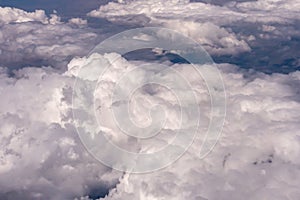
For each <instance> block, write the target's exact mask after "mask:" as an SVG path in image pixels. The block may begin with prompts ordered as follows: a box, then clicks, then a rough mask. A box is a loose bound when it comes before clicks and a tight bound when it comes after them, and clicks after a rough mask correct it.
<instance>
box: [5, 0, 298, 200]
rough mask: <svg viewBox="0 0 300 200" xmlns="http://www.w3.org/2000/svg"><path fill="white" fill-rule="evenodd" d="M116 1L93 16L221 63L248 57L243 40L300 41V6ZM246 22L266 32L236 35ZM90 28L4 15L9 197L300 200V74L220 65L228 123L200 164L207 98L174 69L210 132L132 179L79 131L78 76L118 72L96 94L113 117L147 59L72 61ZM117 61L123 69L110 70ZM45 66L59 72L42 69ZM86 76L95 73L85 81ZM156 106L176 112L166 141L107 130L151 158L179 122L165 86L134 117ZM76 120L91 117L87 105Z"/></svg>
mask: <svg viewBox="0 0 300 200" xmlns="http://www.w3.org/2000/svg"><path fill="white" fill-rule="evenodd" d="M118 2H119V3H110V4H108V5H106V6H103V7H101V8H100V9H99V10H95V11H92V12H91V13H90V16H95V17H105V18H108V19H109V20H112V21H122V19H126V20H127V21H128V20H131V21H130V22H129V23H136V24H142V25H146V24H152V25H153V24H154V25H163V26H165V27H168V28H173V29H177V30H179V31H181V32H183V33H184V34H186V35H188V36H190V37H192V38H194V39H196V40H197V41H199V42H200V43H202V44H203V45H204V46H205V47H206V48H207V49H208V50H209V51H210V52H212V53H214V54H238V53H240V52H244V51H249V50H250V48H249V46H248V44H247V43H246V42H249V41H253V40H256V39H257V38H256V37H258V36H259V37H261V38H262V39H265V38H272V37H275V36H276V37H277V36H278V37H279V36H280V37H285V36H287V37H290V38H292V37H293V36H296V35H298V34H299V31H298V29H297V28H291V27H290V28H288V29H286V30H285V25H288V24H291V23H293V21H294V20H297V19H299V15H298V14H297V10H298V9H299V2H298V1H292V0H288V1H281V0H267V1H253V2H244V3H237V2H235V3H234V2H233V3H232V2H231V3H229V4H226V5H225V6H222V7H220V6H215V5H209V4H203V3H189V2H188V1H180V0H178V1H176V0H175V1H171V0H168V1H161V0H152V1H129V0H122V1H121V0H120V1H118ZM206 19H208V20H206ZM245 22H249V23H256V22H257V23H259V27H260V28H261V29H260V31H261V32H260V33H259V34H257V35H255V36H252V37H250V36H249V35H243V34H240V33H238V32H236V31H233V25H234V24H237V25H238V26H240V25H241V24H243V23H245ZM127 23H128V22H127ZM277 23H279V24H281V25H282V26H278V25H277ZM84 25H86V21H85V20H82V19H79V18H74V19H71V20H70V21H69V22H68V23H62V22H60V20H59V17H58V16H56V15H52V17H50V18H49V17H47V16H46V15H45V13H44V11H35V12H31V13H30V12H25V11H22V10H19V9H13V8H0V26H1V30H0V46H1V47H0V49H1V51H0V52H1V54H0V60H1V65H2V66H4V67H2V68H0V95H1V100H0V102H1V103H0V199H24V200H27V199H28V200H29V199H50V200H61V199H80V200H83V199H84V200H88V199H97V198H99V197H101V196H103V194H106V193H107V192H108V190H109V189H110V188H114V189H112V190H111V191H110V193H109V195H108V196H107V197H105V198H104V199H111V200H117V199H120V200H121V199H122V200H127V199H130V200H135V199H137V200H138V199H171V200H173V199H174V200H177V199H178V200H181V199H197V200H207V199H209V200H219V199H226V200H227V199H230V200H232V199H236V200H239V199H247V200H248V199H249V200H252V199H263V198H266V199H278V200H279V199H280V200H282V199H292V200H298V199H299V197H300V193H299V184H300V182H299V180H300V173H299V165H300V161H299V156H300V132H299V130H300V125H299V122H298V121H299V120H298V119H299V117H300V113H299V110H300V95H299V93H300V91H299V89H298V87H299V84H300V73H299V72H294V73H290V74H286V75H283V74H272V75H266V74H262V73H250V72H248V71H242V70H240V69H239V68H238V67H237V66H233V65H229V64H219V68H220V69H221V70H222V72H221V74H222V76H223V79H224V83H225V86H226V92H227V117H226V122H225V126H224V130H223V134H222V136H221V138H220V140H219V143H218V144H217V146H216V147H215V149H214V151H213V152H211V153H210V154H209V155H208V156H207V157H206V158H205V159H202V160H200V159H199V158H198V153H199V148H200V146H201V143H202V140H203V137H202V135H201V133H203V132H204V131H205V130H206V128H207V126H206V125H207V124H208V121H209V114H208V111H209V109H210V108H209V105H210V104H209V103H210V98H209V95H208V93H207V89H206V87H205V83H204V82H203V81H202V80H200V79H199V77H197V76H194V74H193V73H192V72H191V71H189V67H190V66H189V65H188V64H174V65H173V64H170V67H174V68H176V69H177V70H178V71H180V72H181V74H182V75H186V76H187V77H189V80H190V81H191V82H193V83H194V85H193V87H194V89H195V90H196V92H197V94H198V97H199V99H198V100H199V106H200V108H201V114H202V118H201V120H202V122H203V124H202V126H200V132H199V133H200V134H199V137H198V138H197V139H196V140H195V142H194V144H193V145H192V146H191V147H190V148H189V150H188V151H187V152H186V154H185V155H184V156H183V157H182V158H181V159H179V160H178V161H177V162H175V163H174V164H173V165H171V166H169V167H167V168H164V169H162V170H160V171H157V172H154V173H147V174H139V175H135V174H127V173H126V174H125V175H123V174H122V173H120V172H116V171H115V170H111V169H109V168H107V167H105V166H103V165H101V164H100V163H99V162H97V161H95V160H94V158H92V156H91V155H89V154H88V153H87V151H86V149H85V148H84V147H83V145H82V143H81V141H80V139H79V137H78V134H77V132H76V127H75V126H74V124H75V122H74V119H73V116H72V105H71V103H72V87H73V86H74V81H75V78H78V79H79V81H81V82H83V83H85V82H87V81H95V80H96V78H97V77H95V75H96V72H97V70H98V69H97V68H99V67H100V68H101V67H104V66H105V65H106V64H107V63H111V64H112V66H111V70H110V72H109V74H108V75H107V76H106V77H105V78H106V79H105V81H104V83H103V84H102V85H101V87H99V88H98V90H97V93H96V94H97V95H99V96H98V97H99V99H100V100H101V101H100V104H101V106H102V108H109V106H111V102H109V101H108V100H109V94H110V92H111V90H113V89H114V87H113V84H115V83H116V82H117V81H118V80H119V79H118V77H119V76H121V75H122V74H123V73H124V72H125V71H126V70H129V69H132V68H136V67H139V66H141V65H143V64H145V62H144V61H139V62H130V61H127V60H126V59H124V58H122V57H121V56H120V55H117V54H106V55H98V54H93V55H92V56H90V57H88V58H87V57H82V58H78V57H77V58H73V57H74V56H78V55H84V54H86V53H87V52H88V51H89V49H90V48H91V47H92V45H93V43H95V41H96V40H97V38H98V37H99V35H96V34H95V33H94V32H91V31H90V30H89V29H88V28H87V27H85V26H84ZM83 27H84V28H83ZM284 31H286V34H287V35H285V34H284ZM290 48H293V47H290ZM267 56H272V55H267ZM116 57H117V58H119V61H118V62H112V61H113V60H115V58H116ZM72 58H73V59H72ZM71 59H72V60H71ZM69 60H71V61H70V62H69V64H68V66H67V63H68V61H69ZM298 62H299V59H298ZM36 64H39V65H36ZM44 65H46V66H48V65H51V66H52V67H41V66H44ZM27 66H33V67H27ZM23 67H25V68H23ZM37 67H39V68H37ZM81 67H83V68H84V69H85V71H86V72H87V73H88V74H90V75H91V76H88V78H87V79H86V78H83V77H81V76H80V75H78V70H79V69H80V68H81ZM12 68H15V69H17V70H15V71H12V70H11V69H12ZM21 68H22V69H21ZM53 68H58V69H66V71H65V72H63V73H62V72H61V71H62V70H55V69H53ZM67 68H68V69H67ZM141 70H143V69H141ZM142 72H143V73H141V76H140V77H137V78H135V79H132V80H130V82H128V84H135V83H136V81H138V78H142V77H144V78H147V77H149V76H150V75H151V71H149V70H146V69H145V70H144V71H142ZM165 77H166V79H168V78H169V79H172V78H173V77H171V76H170V75H168V74H166V75H165ZM123 87H125V89H126V85H123ZM155 104H159V105H161V106H162V108H164V109H165V110H167V111H168V116H167V117H168V118H167V121H166V126H167V128H168V131H166V132H165V134H164V135H157V136H156V137H155V138H153V139H151V140H150V141H138V140H133V141H131V140H129V139H128V137H127V136H123V135H121V134H122V133H121V131H120V130H118V129H117V127H116V126H115V125H114V124H112V123H113V122H112V121H110V119H109V118H103V121H101V125H102V127H101V131H103V132H104V134H106V135H107V136H109V137H111V138H112V140H113V141H114V142H117V143H118V145H121V147H122V148H125V149H126V148H127V149H130V150H134V151H141V152H148V151H150V152H151V151H154V150H156V149H158V148H161V147H162V146H164V145H166V144H168V142H169V141H170V139H172V137H173V133H174V131H173V130H174V127H175V128H176V126H177V125H178V123H177V122H178V121H177V120H178V116H177V115H178V112H177V111H178V110H176V109H175V107H176V104H174V96H173V95H172V94H171V93H170V92H168V91H166V90H165V89H163V88H159V87H158V88H151V87H146V88H144V90H143V91H141V93H138V96H137V98H136V99H134V101H133V106H136V107H134V109H133V110H134V112H135V113H133V119H134V120H136V122H138V123H147V122H148V120H149V115H148V112H147V111H148V108H149V107H151V106H153V105H155ZM78 111H79V112H80V111H82V113H83V115H84V114H88V115H93V114H94V113H86V110H85V109H84V108H81V110H78ZM104 114H105V113H104ZM103 116H105V115H103ZM100 148H103V151H105V147H100ZM101 150H102V149H101ZM107 156H112V155H110V154H108V155H107Z"/></svg>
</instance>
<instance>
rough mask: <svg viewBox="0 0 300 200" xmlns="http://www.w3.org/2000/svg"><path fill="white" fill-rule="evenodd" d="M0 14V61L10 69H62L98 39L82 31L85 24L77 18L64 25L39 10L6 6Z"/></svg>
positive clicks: (85, 30)
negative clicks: (45, 67)
mask: <svg viewBox="0 0 300 200" xmlns="http://www.w3.org/2000/svg"><path fill="white" fill-rule="evenodd" d="M0 13H1V14H2V15H3V17H1V20H2V24H1V25H0V26H1V30H0V46H1V47H0V59H1V63H2V65H5V66H8V67H10V68H11V69H16V68H22V67H27V66H35V67H38V66H52V67H55V68H57V69H63V70H65V69H66V65H67V63H68V62H69V61H70V60H71V59H72V58H73V57H75V56H83V55H86V54H87V53H88V52H89V50H90V49H92V48H93V46H94V43H97V42H98V41H99V39H100V38H101V36H99V35H97V34H96V33H94V32H93V31H92V30H90V29H88V28H82V25H85V24H86V23H87V22H86V21H85V20H82V19H80V18H74V19H71V20H70V22H69V23H63V22H61V21H60V17H59V16H57V15H55V14H52V15H51V16H50V17H47V16H46V15H45V12H44V11H41V10H37V11H35V12H32V13H30V12H25V11H22V10H19V9H15V8H8V7H6V8H1V9H0ZM74 24H76V26H74Z"/></svg>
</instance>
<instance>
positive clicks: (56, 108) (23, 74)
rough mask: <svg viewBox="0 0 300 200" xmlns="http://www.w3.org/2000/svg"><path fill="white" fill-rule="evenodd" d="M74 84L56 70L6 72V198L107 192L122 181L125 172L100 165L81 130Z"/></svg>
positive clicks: (0, 151) (2, 192)
mask: <svg viewBox="0 0 300 200" xmlns="http://www.w3.org/2000/svg"><path fill="white" fill-rule="evenodd" d="M3 71H5V70H3ZM73 82H74V79H72V78H70V77H67V76H62V75H61V74H59V73H57V72H55V71H54V70H53V69H51V68H42V69H38V68H24V69H22V70H18V71H17V72H16V73H15V77H14V78H11V77H7V75H6V74H5V73H4V72H3V73H1V94H2V95H1V96H2V98H1V108H0V110H1V111H0V112H1V125H0V127H1V128H0V130H1V131H0V132H1V136H0V137H1V140H0V141H1V148H0V155H1V156H0V157H1V159H0V162H1V165H0V166H1V167H0V177H1V178H0V185H1V189H0V197H1V199H55V200H56V199H72V198H75V197H76V196H77V197H78V196H79V197H80V196H85V195H90V196H93V193H95V194H97V192H98V194H101V192H102V195H105V193H107V191H108V189H109V188H110V187H111V186H112V185H114V184H115V183H116V182H117V181H118V177H119V176H121V174H120V173H118V172H115V171H111V170H110V169H108V168H107V167H104V166H102V165H99V163H98V162H96V161H95V160H94V159H93V158H92V157H91V156H90V155H89V154H88V153H87V152H86V151H85V149H84V147H83V146H82V144H81V142H80V140H79V138H78V136H77V134H76V130H75V127H74V125H73V123H72V121H71V119H72V117H71V116H72V115H71V111H70V106H71V96H72V84H73ZM98 197H99V196H98Z"/></svg>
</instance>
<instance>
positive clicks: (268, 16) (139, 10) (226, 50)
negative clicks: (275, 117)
mask: <svg viewBox="0 0 300 200" xmlns="http://www.w3.org/2000/svg"><path fill="white" fill-rule="evenodd" d="M299 9H300V5H299V2H297V1H294V0H288V1H285V0H276V1H275V0H267V1H264V0H258V1H230V2H228V1H222V0H221V1H201V2H199V1H197V2H195V1H190V2H189V1H180V0H178V1H172V0H167V1H163V0H151V1H144V0H139V1H126V0H125V1H121V2H119V3H118V2H110V3H108V4H107V5H103V6H101V7H100V8H99V9H96V10H93V11H91V12H90V13H88V16H90V17H100V18H106V19H108V20H110V21H112V22H113V23H121V24H125V23H132V24H135V25H140V26H164V27H168V28H170V29H174V30H177V31H180V32H182V33H184V34H186V35H188V36H190V37H192V38H193V39H195V40H196V41H198V42H199V43H201V44H202V45H203V46H204V48H205V49H206V50H208V52H209V53H211V54H212V56H213V57H214V59H215V60H217V61H218V62H230V63H233V64H237V65H239V66H242V67H245V68H255V69H257V70H260V71H265V72H268V73H269V72H274V71H276V72H283V71H284V72H285V73H288V72H290V71H295V69H298V68H299V65H297V64H296V63H297V60H298V58H299V56H298V55H296V54H295V52H297V51H298V50H297V49H299V42H298V38H299V36H300V31H299V29H298V28H296V27H299V14H298V10H299ZM208 24H210V25H208ZM266 26H272V27H274V28H272V30H271V29H268V31H266V30H267V29H266ZM263 27H265V28H263ZM274 46H280V48H273V47H274ZM273 58H276V59H273ZM280 66H286V67H285V69H282V68H280Z"/></svg>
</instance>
